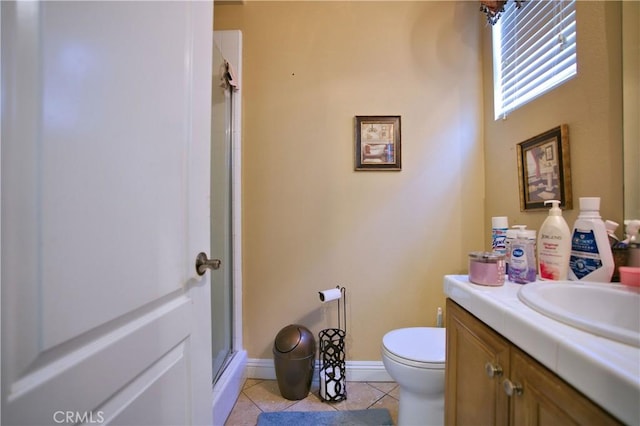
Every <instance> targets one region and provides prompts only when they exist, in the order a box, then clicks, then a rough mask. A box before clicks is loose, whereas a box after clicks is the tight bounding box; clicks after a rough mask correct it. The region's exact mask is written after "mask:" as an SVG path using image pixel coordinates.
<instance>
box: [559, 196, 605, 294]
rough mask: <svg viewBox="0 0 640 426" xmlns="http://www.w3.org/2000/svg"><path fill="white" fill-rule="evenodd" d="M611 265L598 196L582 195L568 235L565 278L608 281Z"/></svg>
mask: <svg viewBox="0 0 640 426" xmlns="http://www.w3.org/2000/svg"><path fill="white" fill-rule="evenodd" d="M614 268H615V264H614V262H613V252H612V251H611V246H610V245H609V237H608V235H607V229H606V227H605V225H604V222H603V221H602V218H601V217H600V198H599V197H582V198H580V214H579V215H578V219H576V222H575V224H574V225H573V232H572V234H571V256H570V258H569V279H570V280H574V281H578V280H582V281H597V282H610V281H611V276H612V275H613V270H614Z"/></svg>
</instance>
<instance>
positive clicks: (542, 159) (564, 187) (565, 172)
mask: <svg viewBox="0 0 640 426" xmlns="http://www.w3.org/2000/svg"><path fill="white" fill-rule="evenodd" d="M517 148H518V183H519V187H520V210H521V211H528V210H543V209H548V208H549V206H548V205H547V206H545V205H544V202H545V201H546V200H560V207H562V208H564V209H565V210H569V209H572V208H573V197H572V193H571V168H570V166H569V164H570V155H569V126H568V125H566V124H562V125H560V126H558V127H555V128H553V129H551V130H547V131H546V132H544V133H541V134H539V135H537V136H535V137H533V138H531V139H527V140H526V141H524V142H520V143H519V144H518V145H517Z"/></svg>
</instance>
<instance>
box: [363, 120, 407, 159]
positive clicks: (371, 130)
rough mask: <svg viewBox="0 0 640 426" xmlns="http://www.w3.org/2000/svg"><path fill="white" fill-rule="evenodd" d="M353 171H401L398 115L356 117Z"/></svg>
mask: <svg viewBox="0 0 640 426" xmlns="http://www.w3.org/2000/svg"><path fill="white" fill-rule="evenodd" d="M355 138H356V147H355V169H356V170H402V165H401V149H400V148H401V146H400V116H399V115H356V117H355Z"/></svg>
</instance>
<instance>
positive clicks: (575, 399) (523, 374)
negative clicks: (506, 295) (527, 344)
mask: <svg viewBox="0 0 640 426" xmlns="http://www.w3.org/2000/svg"><path fill="white" fill-rule="evenodd" d="M510 378H511V382H512V383H513V384H514V386H517V387H518V388H519V389H521V393H520V394H519V395H516V394H514V395H513V396H512V398H511V413H512V419H511V421H512V424H513V425H530V426H533V425H574V424H575V425H578V424H579V425H598V426H602V425H617V424H620V423H619V422H618V421H616V419H614V418H613V417H611V416H610V415H609V414H608V413H606V412H605V411H603V410H602V409H601V408H600V407H598V406H596V405H595V404H593V402H591V401H590V400H589V399H587V398H586V397H585V396H584V395H582V394H581V393H580V392H578V391H577V390H576V389H574V388H573V387H571V386H570V385H569V384H567V383H566V382H564V381H563V380H562V379H560V378H559V377H558V376H556V375H555V374H553V373H552V372H550V371H549V370H547V369H546V368H545V367H544V366H542V365H541V364H539V363H538V362H537V361H535V360H534V359H533V358H531V357H530V356H528V355H526V354H525V353H524V352H522V351H521V350H519V349H518V348H516V347H515V346H513V347H512V349H511V374H510Z"/></svg>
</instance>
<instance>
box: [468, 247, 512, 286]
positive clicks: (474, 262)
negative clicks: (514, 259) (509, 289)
mask: <svg viewBox="0 0 640 426" xmlns="http://www.w3.org/2000/svg"><path fill="white" fill-rule="evenodd" d="M469 281H471V282H472V283H474V284H480V285H488V286H501V285H503V284H504V255H503V254H501V253H492V252H482V251H473V252H471V253H469Z"/></svg>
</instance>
